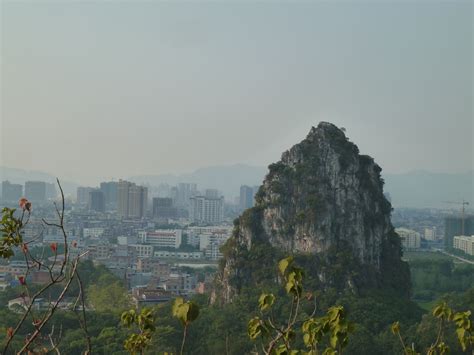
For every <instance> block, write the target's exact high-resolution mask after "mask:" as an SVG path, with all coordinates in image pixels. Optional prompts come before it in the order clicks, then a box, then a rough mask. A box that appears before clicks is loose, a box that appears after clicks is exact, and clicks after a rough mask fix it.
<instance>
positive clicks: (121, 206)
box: [117, 180, 148, 218]
mask: <svg viewBox="0 0 474 355" xmlns="http://www.w3.org/2000/svg"><path fill="white" fill-rule="evenodd" d="M147 204H148V189H147V188H146V187H144V186H137V185H136V184H134V183H132V182H128V181H124V180H120V181H119V183H118V187H117V213H118V215H119V216H120V217H124V218H142V217H143V216H145V213H146V209H147Z"/></svg>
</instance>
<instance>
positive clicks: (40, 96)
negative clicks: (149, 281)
mask: <svg viewBox="0 0 474 355" xmlns="http://www.w3.org/2000/svg"><path fill="white" fill-rule="evenodd" d="M1 12H2V14H1V30H2V33H1V45H2V47H1V56H2V58H1V59H2V62H1V84H2V86H1V119H0V122H1V126H0V129H1V132H0V133H1V134H0V136H1V148H0V165H5V166H9V167H17V168H25V169H35V170H41V171H46V172H49V173H52V174H55V175H57V176H59V177H60V178H62V179H70V180H75V181H80V182H88V183H92V182H96V181H98V180H100V179H102V178H111V177H115V178H118V177H126V176H131V175H136V174H152V173H167V172H171V173H179V172H185V171H191V170H193V169H195V168H198V167H203V166H209V165H220V164H233V163H248V164H253V165H268V164H269V163H271V162H272V161H275V160H277V159H279V157H280V154H281V152H282V151H283V150H285V149H287V148H289V147H290V146H291V145H292V144H294V143H296V142H298V141H300V140H301V139H302V138H304V137H305V135H306V134H307V132H308V131H309V129H310V127H311V126H312V125H317V123H318V122H319V121H321V120H325V121H330V122H333V123H335V124H336V125H338V126H343V127H345V128H346V130H347V134H348V136H349V137H350V138H351V140H353V141H354V142H355V143H356V144H357V145H359V148H360V150H361V151H362V152H363V153H365V154H370V155H372V156H374V157H375V159H376V160H377V162H378V163H379V164H380V165H381V166H382V167H383V168H384V170H385V171H388V172H404V171H409V170H414V169H426V170H432V171H439V172H449V171H453V172H457V171H466V170H469V169H472V168H473V166H474V157H473V150H474V149H473V148H474V147H473V136H474V127H473V27H472V26H473V5H472V2H471V1H465V2H460V1H444V2H434V1H417V2H409V1H397V2H389V1H379V2H376V1H370V2H362V1H352V2H340V1H331V2H305V3H302V2H300V3H298V2H293V1H292V2H291V3H290V2H280V3H272V2H268V1H267V2H258V3H257V2H251V1H246V2H232V3H231V2H226V1H221V2H212V3H210V2H209V3H204V2H192V3H183V2H178V3H175V2H173V3H171V2H169V3H164V2H161V3H160V2H153V1H151V2H140V1H128V2H114V1H107V2H99V1H96V2H92V1H88V2H78V1H76V2H62V3H60V2H56V3H46V2H43V1H40V0H37V1H35V2H31V3H28V2H25V1H22V2H5V1H2V2H1Z"/></svg>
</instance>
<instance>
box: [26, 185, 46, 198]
mask: <svg viewBox="0 0 474 355" xmlns="http://www.w3.org/2000/svg"><path fill="white" fill-rule="evenodd" d="M25 197H26V198H27V199H28V200H30V201H31V202H36V203H42V202H45V201H46V183H45V182H44V181H27V182H25Z"/></svg>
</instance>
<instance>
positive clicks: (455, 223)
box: [444, 216, 474, 248]
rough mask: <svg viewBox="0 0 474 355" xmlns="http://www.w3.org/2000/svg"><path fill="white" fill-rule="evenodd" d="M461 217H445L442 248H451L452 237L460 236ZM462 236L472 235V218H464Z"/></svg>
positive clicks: (473, 225)
mask: <svg viewBox="0 0 474 355" xmlns="http://www.w3.org/2000/svg"><path fill="white" fill-rule="evenodd" d="M462 224H463V220H462V218H461V217H446V218H445V219H444V246H445V247H446V248H452V247H453V240H454V236H456V235H458V236H462V234H463V233H462V229H463V228H462ZM464 235H474V216H466V217H464Z"/></svg>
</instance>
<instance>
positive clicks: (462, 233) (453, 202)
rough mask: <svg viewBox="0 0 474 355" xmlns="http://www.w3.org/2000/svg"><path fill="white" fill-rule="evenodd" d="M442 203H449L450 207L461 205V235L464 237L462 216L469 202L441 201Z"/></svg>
mask: <svg viewBox="0 0 474 355" xmlns="http://www.w3.org/2000/svg"><path fill="white" fill-rule="evenodd" d="M443 202H444V203H449V204H452V205H461V235H464V216H465V212H466V206H468V205H469V202H467V201H466V200H464V199H463V200H462V201H443Z"/></svg>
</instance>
